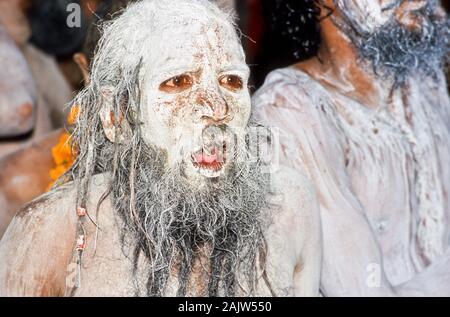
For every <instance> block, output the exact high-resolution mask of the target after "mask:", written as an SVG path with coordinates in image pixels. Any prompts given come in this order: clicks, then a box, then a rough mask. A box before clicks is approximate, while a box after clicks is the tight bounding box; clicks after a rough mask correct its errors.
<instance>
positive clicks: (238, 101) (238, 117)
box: [225, 94, 251, 128]
mask: <svg viewBox="0 0 450 317" xmlns="http://www.w3.org/2000/svg"><path fill="white" fill-rule="evenodd" d="M225 99H226V101H227V103H228V105H229V106H230V107H231V108H232V109H233V120H232V121H231V122H230V125H232V126H235V127H238V128H244V127H246V126H247V123H248V120H249V119H250V114H251V100H250V95H248V94H244V95H242V96H240V97H239V98H231V97H230V98H225Z"/></svg>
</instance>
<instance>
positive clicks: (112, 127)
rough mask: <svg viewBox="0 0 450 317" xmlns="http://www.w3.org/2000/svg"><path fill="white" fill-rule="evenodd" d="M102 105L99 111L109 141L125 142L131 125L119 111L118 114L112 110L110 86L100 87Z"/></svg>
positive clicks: (129, 134) (112, 98) (112, 95)
mask: <svg viewBox="0 0 450 317" xmlns="http://www.w3.org/2000/svg"><path fill="white" fill-rule="evenodd" d="M101 94H102V107H101V110H100V113H99V116H100V120H101V121H102V126H103V131H104V132H105V135H106V137H107V138H108V140H109V141H111V142H113V143H125V142H126V141H127V140H129V139H130V138H131V127H130V125H129V123H128V121H127V120H126V118H125V114H124V113H123V112H122V111H121V112H120V113H119V115H118V116H116V114H115V112H114V94H113V90H112V89H110V88H103V89H102V92H101Z"/></svg>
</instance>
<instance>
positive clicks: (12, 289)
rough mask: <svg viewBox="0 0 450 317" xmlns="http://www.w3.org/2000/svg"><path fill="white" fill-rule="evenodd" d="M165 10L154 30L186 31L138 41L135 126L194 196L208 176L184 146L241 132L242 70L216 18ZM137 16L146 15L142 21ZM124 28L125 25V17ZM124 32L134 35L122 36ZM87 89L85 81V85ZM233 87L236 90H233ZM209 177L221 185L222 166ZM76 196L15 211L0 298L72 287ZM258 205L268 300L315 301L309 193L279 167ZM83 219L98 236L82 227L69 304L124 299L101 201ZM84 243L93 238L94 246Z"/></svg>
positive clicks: (123, 272) (244, 113)
mask: <svg viewBox="0 0 450 317" xmlns="http://www.w3.org/2000/svg"><path fill="white" fill-rule="evenodd" d="M158 1H159V0H158ZM147 2H148V4H145V5H143V6H144V8H149V9H148V10H149V13H148V14H151V13H152V12H153V11H150V9H152V10H154V8H153V7H152V6H151V5H150V4H152V3H156V1H155V2H151V1H144V2H143V3H147ZM168 3H169V4H170V3H171V2H170V1H168ZM174 3H175V2H174ZM176 3H177V4H178V3H180V2H178V1H177V2H176ZM146 6H148V7H146ZM167 7H168V8H169V9H167ZM174 7H175V6H170V5H169V6H166V10H167V11H166V12H169V13H168V15H166V16H162V17H160V18H161V19H162V20H163V21H164V22H167V21H172V22H173V21H174V20H177V23H179V21H180V20H183V19H184V18H188V19H189V20H190V23H189V24H186V25H185V27H184V28H183V29H180V28H177V27H172V26H170V25H176V24H177V23H172V24H171V23H168V25H169V26H167V25H165V27H164V30H153V32H152V33H151V34H150V35H149V36H145V38H146V40H147V41H148V42H145V43H141V42H140V43H139V47H143V48H145V47H147V45H149V44H150V43H152V44H153V43H162V45H164V46H161V47H155V46H154V45H152V46H151V47H152V50H145V49H144V50H141V51H140V52H144V53H143V63H142V69H141V72H140V75H141V77H140V81H141V85H140V86H141V88H142V89H141V97H142V98H141V104H140V106H141V107H140V109H141V110H140V115H141V117H140V118H139V119H140V122H142V124H141V131H142V138H143V140H144V141H145V142H146V143H148V144H150V145H154V146H158V147H160V148H161V149H163V150H165V152H166V153H167V154H168V156H167V157H168V160H167V164H168V166H172V165H173V164H176V162H180V160H181V161H184V162H185V164H186V176H187V177H188V179H189V180H190V182H192V186H193V187H196V186H197V184H202V183H203V181H204V180H205V179H206V178H207V177H213V176H215V175H212V174H211V173H207V172H205V171H204V170H203V169H202V168H201V167H200V168H194V164H193V161H192V154H193V153H192V151H196V150H197V147H198V146H199V144H200V143H199V141H198V140H197V139H196V138H195V137H194V136H195V135H196V133H197V132H198V131H197V130H200V132H201V131H202V130H203V129H204V128H205V127H208V126H215V125H224V124H225V125H228V126H229V127H233V128H235V129H236V131H237V130H239V128H243V127H245V126H246V125H247V123H248V120H249V114H250V110H251V107H250V97H249V93H248V88H247V86H246V84H247V79H248V68H247V66H246V65H245V59H244V58H245V57H244V54H243V53H242V47H240V45H239V43H238V40H237V35H236V34H235V33H234V31H233V29H232V27H231V25H229V24H228V23H224V20H223V18H222V19H219V18H217V16H216V15H213V14H212V12H210V11H208V10H206V9H205V10H204V15H203V16H204V17H206V18H207V19H206V22H205V20H204V17H199V16H201V15H199V14H198V10H199V9H204V8H202V5H200V4H199V7H195V8H193V9H191V8H189V5H186V7H185V8H189V10H188V9H186V10H185V11H184V12H182V13H181V14H180V12H177V11H172V8H174ZM130 10H131V9H130ZM190 10H192V11H190ZM139 11H140V12H145V14H147V11H142V10H139ZM158 13H160V11H158ZM210 15H211V16H210ZM129 18H130V21H131V19H132V18H133V16H131V17H129ZM144 18H147V16H144ZM133 21H135V20H134V19H133ZM161 24H162V23H161ZM145 29H146V30H148V29H149V28H145ZM124 31H126V30H124ZM129 31H130V32H136V30H135V28H132V27H130V30H129ZM141 31H142V32H145V30H141ZM181 31H182V32H181ZM112 35H113V34H110V36H112ZM140 35H142V34H140ZM168 39H171V41H169V40H168ZM116 44H117V43H116ZM130 47H131V48H132V46H128V48H130ZM166 48H167V49H166ZM94 67H95V66H94ZM227 76H237V77H239V80H238V81H235V80H231V81H230V80H226V81H224V80H223V78H228V77H227ZM234 79H236V78H234ZM94 80H95V78H94V77H93V76H91V81H94ZM236 82H240V84H237V85H235V84H236ZM231 83H233V84H232V85H231ZM109 89H110V87H109V88H108V87H102V93H103V94H104V99H103V102H104V104H103V107H104V109H103V113H100V114H99V115H100V117H101V120H102V123H103V128H104V133H105V135H106V136H107V137H108V138H109V139H110V141H111V142H122V141H124V140H126V137H127V135H126V127H125V125H126V122H125V121H123V118H118V119H119V123H120V125H121V126H122V128H121V129H120V131H115V130H114V129H116V128H117V127H118V125H117V124H114V120H115V119H116V118H114V116H113V115H112V114H111V112H110V111H111V104H110V103H111V99H110V98H109V95H108V90H109ZM230 114H232V115H230ZM122 133H123V135H120V134H122ZM180 154H181V155H180ZM148 164H149V165H151V164H152V162H148ZM218 173H219V174H224V175H226V173H227V168H226V164H225V165H223V166H222V167H221V168H220V169H219V171H218ZM219 180H220V179H219ZM109 181H110V179H109V176H108V175H107V174H102V175H96V176H95V177H94V178H93V179H91V187H90V195H89V200H88V202H87V206H86V207H87V210H89V211H93V210H95V206H96V205H97V204H98V202H99V199H100V197H101V196H102V194H103V193H104V192H105V190H106V189H107V186H108V184H109ZM76 190H77V189H76V186H75V185H74V184H73V183H68V184H66V185H64V186H63V187H61V188H60V189H56V190H55V191H53V192H51V193H49V194H46V195H44V196H42V197H41V198H39V199H37V200H35V201H34V202H32V203H30V204H29V205H28V206H25V207H24V208H23V210H22V211H21V212H20V213H19V214H18V215H17V216H16V217H15V218H14V220H13V222H12V223H11V225H10V226H9V228H8V230H7V232H6V233H5V235H4V237H3V239H2V241H1V242H0V295H31V296H57V295H68V294H67V293H66V292H65V290H66V288H67V287H69V288H72V287H73V285H74V281H75V278H76V265H75V263H72V262H70V259H71V258H72V255H73V246H74V242H75V232H76V230H75V229H76V223H77V217H76V213H75V199H76ZM268 201H269V204H270V208H271V209H270V214H271V215H273V221H272V222H271V224H270V226H269V227H268V228H266V231H265V232H264V235H265V237H266V241H267V244H268V258H267V270H268V272H267V273H268V275H269V278H270V279H271V283H272V287H273V289H274V291H275V293H276V294H277V295H297V296H301V295H309V296H313V295H317V292H318V281H319V276H320V257H321V238H320V222H319V212H318V209H317V204H316V200H315V195H314V192H313V191H312V189H311V187H310V186H309V183H308V182H307V181H306V180H305V179H304V178H303V176H301V175H300V174H299V173H297V172H295V171H292V170H290V169H289V168H286V167H284V166H280V168H279V169H278V170H277V171H276V172H274V173H273V174H272V175H271V191H270V197H268ZM91 215H92V217H94V218H93V219H94V221H95V222H98V223H100V224H101V231H99V232H98V235H96V228H95V226H94V225H93V223H91V222H87V223H86V227H85V230H86V231H85V233H86V235H87V236H88V239H89V243H88V245H87V248H86V250H85V251H84V253H83V269H82V270H83V273H82V275H83V280H82V285H81V287H80V288H78V289H76V291H75V293H74V294H72V295H75V296H104V295H110V296H124V295H125V296H132V295H134V294H135V290H134V289H133V276H131V272H132V269H131V262H130V261H129V259H127V257H126V256H125V255H124V254H126V253H127V252H125V251H129V250H125V251H124V250H122V248H125V249H128V247H129V246H128V245H121V242H120V234H119V233H120V232H119V228H118V223H117V221H116V220H117V215H116V214H115V212H114V209H113V208H112V207H111V199H110V197H107V198H106V200H105V201H104V203H103V204H101V205H100V209H99V210H98V213H95V212H92V213H91ZM271 218H272V217H271ZM298 232H301V233H302V234H300V235H299V234H298ZM94 236H97V238H96V239H95V241H96V242H95V243H93V242H94ZM44 241H45V243H43V242H44ZM124 252H125V253H124ZM25 254H27V256H25ZM202 264H203V263H202V260H201V262H200V263H197V264H195V266H194V269H193V272H192V277H191V278H192V279H193V280H192V283H190V284H192V285H193V289H192V290H191V292H192V295H201V294H203V293H204V289H203V288H204V284H205V283H204V279H203V278H202V274H205V271H204V270H203V268H202ZM19 267H20V269H19V270H18V269H17V268H19ZM176 276H177V272H173V276H172V277H171V279H170V280H171V283H172V284H171V285H169V287H168V290H169V291H168V292H167V294H165V295H175V294H174V293H173V290H174V289H175V290H176V287H174V286H176ZM137 278H138V279H140V278H141V277H140V276H137ZM142 278H144V277H142ZM144 281H145V280H144ZM141 282H142V280H141ZM259 285H260V287H259V288H258V290H257V294H256V295H271V292H269V289H267V287H265V284H264V283H262V281H261V282H260V283H259ZM170 290H171V291H170Z"/></svg>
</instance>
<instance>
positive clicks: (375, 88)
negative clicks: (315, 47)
mask: <svg viewBox="0 0 450 317" xmlns="http://www.w3.org/2000/svg"><path fill="white" fill-rule="evenodd" d="M336 12H337V11H336V10H334V12H333V15H337V14H338V13H336ZM337 18H339V17H337ZM320 29H321V36H322V44H321V47H320V49H319V52H318V55H317V57H315V58H313V59H310V60H308V61H305V62H301V63H298V64H297V65H295V67H297V68H299V69H301V70H302V71H304V72H306V73H308V74H309V75H310V76H312V77H313V78H314V79H316V80H318V81H320V82H321V83H322V84H324V85H326V86H328V87H331V88H332V89H335V90H338V91H339V93H341V94H344V95H346V96H348V97H350V98H352V99H355V100H356V101H358V102H359V103H361V104H363V105H366V106H367V107H370V108H376V107H378V105H380V104H382V103H384V102H387V100H388V98H389V94H390V92H391V90H392V87H393V82H390V81H386V79H381V78H378V77H377V76H376V75H375V74H374V72H373V70H372V67H371V66H370V64H369V63H364V62H361V60H360V58H359V56H358V52H357V48H356V47H355V46H354V45H353V43H352V42H351V40H350V39H349V38H348V37H347V36H346V35H345V34H344V33H343V31H342V30H341V29H340V28H339V27H338V26H337V25H336V24H335V23H334V22H333V18H332V17H331V16H330V17H328V18H325V19H322V21H321V23H320Z"/></svg>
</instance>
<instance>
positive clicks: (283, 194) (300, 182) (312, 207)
mask: <svg viewBox="0 0 450 317" xmlns="http://www.w3.org/2000/svg"><path fill="white" fill-rule="evenodd" d="M271 190H272V193H273V196H274V197H275V200H276V201H279V202H280V203H282V204H284V205H285V206H289V208H288V210H289V211H294V210H291V209H292V208H291V207H293V206H296V207H298V208H294V209H295V214H299V213H312V214H313V215H316V214H317V212H316V211H317V208H318V203H317V197H316V193H315V190H314V187H313V185H312V183H311V181H310V180H309V179H308V178H307V177H306V176H305V175H303V174H302V173H300V172H299V171H298V170H296V169H294V168H292V167H289V166H286V165H280V167H279V169H278V170H277V171H276V172H274V173H273V174H272V175H271ZM277 197H278V200H277V199H276V198H277ZM280 199H282V200H280Z"/></svg>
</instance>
